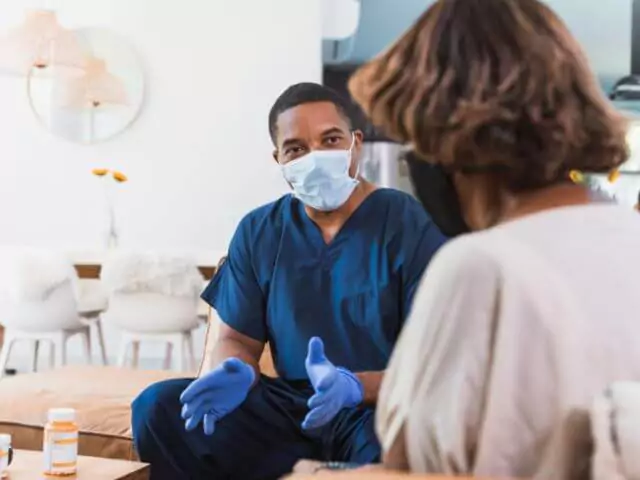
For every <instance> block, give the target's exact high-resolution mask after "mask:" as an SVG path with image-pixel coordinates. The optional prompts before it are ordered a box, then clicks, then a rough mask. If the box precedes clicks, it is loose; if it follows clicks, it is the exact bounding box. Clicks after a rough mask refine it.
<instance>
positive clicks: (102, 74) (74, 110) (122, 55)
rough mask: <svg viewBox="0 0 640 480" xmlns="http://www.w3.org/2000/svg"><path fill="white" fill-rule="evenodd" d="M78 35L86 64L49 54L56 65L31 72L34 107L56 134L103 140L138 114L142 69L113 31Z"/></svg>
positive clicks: (89, 141)
mask: <svg viewBox="0 0 640 480" xmlns="http://www.w3.org/2000/svg"><path fill="white" fill-rule="evenodd" d="M75 34H76V37H77V41H78V43H79V46H80V47H81V48H82V51H83V52H85V59H84V61H83V62H82V66H78V62H77V61H76V62H66V63H65V58H68V55H66V54H65V52H64V51H55V50H54V51H52V52H50V54H49V56H50V58H53V61H52V64H51V65H50V66H47V67H45V68H37V67H34V68H33V69H31V71H30V73H29V77H28V80H27V81H28V93H29V100H30V103H31V108H32V110H33V112H34V113H35V115H36V116H37V117H38V119H39V121H40V122H41V123H42V124H43V125H44V126H45V127H46V128H47V129H48V130H49V131H50V132H51V133H53V134H54V135H56V136H58V137H62V138H64V139H66V140H69V141H72V142H74V143H81V144H93V143H98V142H103V141H105V140H108V139H111V138H113V137H115V136H116V135H118V134H119V133H122V132H123V131H125V130H126V129H127V128H128V127H129V126H130V125H131V124H132V123H133V122H134V121H135V120H136V118H137V117H138V115H139V113H140V110H141V108H142V104H143V101H144V73H143V71H142V67H141V65H140V61H139V59H138V56H137V55H136V53H135V51H134V50H133V49H132V48H131V46H130V45H129V44H128V43H127V42H126V41H125V40H123V39H122V38H121V37H119V36H118V35H116V34H114V33H112V32H111V31H109V30H105V29H98V28H86V29H80V30H76V31H75ZM54 48H55V46H54ZM60 48H62V47H60ZM56 58H57V59H58V60H57V61H56Z"/></svg>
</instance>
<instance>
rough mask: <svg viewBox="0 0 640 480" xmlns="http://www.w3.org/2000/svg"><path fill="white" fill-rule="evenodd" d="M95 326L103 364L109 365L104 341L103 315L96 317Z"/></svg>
mask: <svg viewBox="0 0 640 480" xmlns="http://www.w3.org/2000/svg"><path fill="white" fill-rule="evenodd" d="M95 326H96V335H97V337H98V344H99V345H98V346H99V347H100V356H101V357H102V364H103V365H109V360H108V359H107V348H106V346H105V343H104V333H103V332H102V317H98V318H96V320H95Z"/></svg>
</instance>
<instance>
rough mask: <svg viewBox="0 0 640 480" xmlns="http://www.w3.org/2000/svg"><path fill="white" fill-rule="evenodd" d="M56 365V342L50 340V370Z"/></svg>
mask: <svg viewBox="0 0 640 480" xmlns="http://www.w3.org/2000/svg"><path fill="white" fill-rule="evenodd" d="M55 366H56V342H54V341H53V340H49V370H52V369H53V368H55Z"/></svg>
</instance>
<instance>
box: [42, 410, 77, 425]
mask: <svg viewBox="0 0 640 480" xmlns="http://www.w3.org/2000/svg"><path fill="white" fill-rule="evenodd" d="M48 418H49V421H50V422H73V421H75V419H76V411H75V410H74V409H73V408H52V409H51V410H49V417H48Z"/></svg>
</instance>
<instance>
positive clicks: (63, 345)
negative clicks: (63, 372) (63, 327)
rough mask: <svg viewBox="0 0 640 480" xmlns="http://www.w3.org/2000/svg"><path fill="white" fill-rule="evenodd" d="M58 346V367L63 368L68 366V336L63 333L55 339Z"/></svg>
mask: <svg viewBox="0 0 640 480" xmlns="http://www.w3.org/2000/svg"><path fill="white" fill-rule="evenodd" d="M55 344H56V366H57V367H63V366H64V365H66V364H67V335H66V333H64V332H63V333H61V334H60V335H58V336H57V337H56V339H55Z"/></svg>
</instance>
